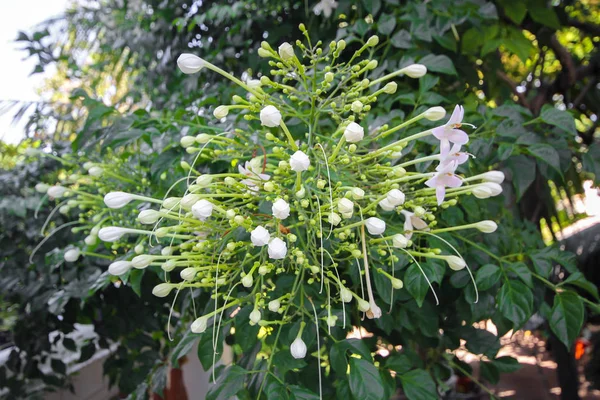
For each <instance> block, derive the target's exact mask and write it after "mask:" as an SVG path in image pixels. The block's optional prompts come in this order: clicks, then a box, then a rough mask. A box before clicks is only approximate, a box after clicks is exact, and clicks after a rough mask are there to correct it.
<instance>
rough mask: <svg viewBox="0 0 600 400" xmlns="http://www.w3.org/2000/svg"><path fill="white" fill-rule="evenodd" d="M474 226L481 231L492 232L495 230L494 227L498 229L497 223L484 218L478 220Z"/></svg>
mask: <svg viewBox="0 0 600 400" xmlns="http://www.w3.org/2000/svg"><path fill="white" fill-rule="evenodd" d="M476 227H477V229H479V230H480V231H481V232H483V233H492V232H496V229H498V224H496V223H495V222H494V221H490V220H485V221H480V222H478V223H477V225H476Z"/></svg>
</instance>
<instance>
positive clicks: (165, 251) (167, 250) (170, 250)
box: [160, 246, 173, 256]
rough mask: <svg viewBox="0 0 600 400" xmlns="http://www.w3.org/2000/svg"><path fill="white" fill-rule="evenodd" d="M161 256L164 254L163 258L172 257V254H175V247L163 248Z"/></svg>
mask: <svg viewBox="0 0 600 400" xmlns="http://www.w3.org/2000/svg"><path fill="white" fill-rule="evenodd" d="M160 254H162V255H163V256H170V255H171V254H173V247H171V246H166V247H163V248H162V249H161V250H160Z"/></svg>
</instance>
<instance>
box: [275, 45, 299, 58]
mask: <svg viewBox="0 0 600 400" xmlns="http://www.w3.org/2000/svg"><path fill="white" fill-rule="evenodd" d="M277 52H278V53H279V57H281V59H282V60H283V61H290V60H291V59H293V58H294V55H295V54H294V46H292V45H291V44H289V43H288V42H283V43H282V44H281V45H279V48H278V49H277Z"/></svg>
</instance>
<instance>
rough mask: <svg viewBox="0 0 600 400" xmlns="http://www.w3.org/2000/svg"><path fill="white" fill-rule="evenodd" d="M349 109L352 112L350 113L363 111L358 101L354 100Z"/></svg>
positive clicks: (361, 104)
mask: <svg viewBox="0 0 600 400" xmlns="http://www.w3.org/2000/svg"><path fill="white" fill-rule="evenodd" d="M350 109H351V110H352V112H354V113H359V112H361V111H362V109H363V103H361V102H360V101H359V100H354V101H353V102H352V106H350Z"/></svg>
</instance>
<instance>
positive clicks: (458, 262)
mask: <svg viewBox="0 0 600 400" xmlns="http://www.w3.org/2000/svg"><path fill="white" fill-rule="evenodd" d="M446 262H447V263H448V266H449V267H450V269H452V270H454V271H460V270H461V269H463V268H464V267H466V266H467V264H466V263H465V260H463V259H462V258H460V257H457V256H448V257H446Z"/></svg>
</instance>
